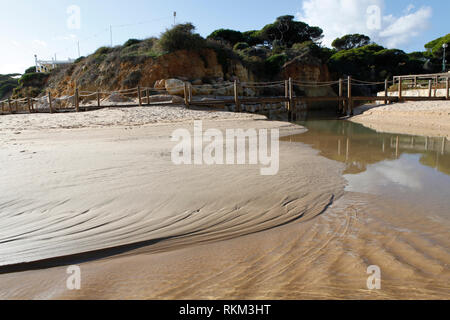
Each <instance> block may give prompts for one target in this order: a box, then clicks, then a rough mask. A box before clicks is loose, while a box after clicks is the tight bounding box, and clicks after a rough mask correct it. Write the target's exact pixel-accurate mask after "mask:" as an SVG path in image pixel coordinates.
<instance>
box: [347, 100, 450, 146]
mask: <svg viewBox="0 0 450 320" xmlns="http://www.w3.org/2000/svg"><path fill="white" fill-rule="evenodd" d="M355 111H356V114H358V115H357V116H355V117H353V118H351V119H350V120H351V121H353V122H357V123H360V124H363V125H365V126H366V127H369V128H371V129H374V130H376V131H380V132H388V133H403V134H411V135H422V136H432V137H447V139H450V101H417V102H416V101H414V102H412V101H409V102H405V103H396V104H390V105H382V106H376V105H371V106H362V107H360V108H357V109H356V110H355Z"/></svg>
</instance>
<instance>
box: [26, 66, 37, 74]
mask: <svg viewBox="0 0 450 320" xmlns="http://www.w3.org/2000/svg"><path fill="white" fill-rule="evenodd" d="M25 73H36V67H29V68H28V69H27V70H25Z"/></svg>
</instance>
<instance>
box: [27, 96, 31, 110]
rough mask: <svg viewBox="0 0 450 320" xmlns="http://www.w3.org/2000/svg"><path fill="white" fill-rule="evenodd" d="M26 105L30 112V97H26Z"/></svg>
mask: <svg viewBox="0 0 450 320" xmlns="http://www.w3.org/2000/svg"><path fill="white" fill-rule="evenodd" d="M27 105H28V112H29V113H31V99H30V97H28V98H27Z"/></svg>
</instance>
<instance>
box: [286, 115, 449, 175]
mask: <svg viewBox="0 0 450 320" xmlns="http://www.w3.org/2000/svg"><path fill="white" fill-rule="evenodd" d="M300 124H301V125H303V126H305V127H307V128H308V130H309V131H308V132H306V133H304V134H300V135H295V136H289V137H285V138H283V139H282V140H283V141H291V142H302V143H306V144H308V145H310V146H312V147H313V148H314V149H317V150H319V151H320V154H321V155H322V156H324V157H327V158H329V159H332V160H336V161H340V162H343V163H345V164H346V169H345V172H344V173H345V174H358V173H362V172H365V171H366V170H367V167H368V166H369V165H372V164H376V163H379V162H382V161H386V160H396V159H399V158H401V157H402V155H419V160H418V161H419V162H420V164H422V165H424V166H427V167H431V168H434V169H437V170H438V171H440V172H442V173H445V174H446V175H450V142H449V141H447V140H446V139H445V138H430V137H420V136H409V135H394V134H387V133H377V132H376V131H374V130H371V129H369V128H366V127H364V126H362V125H360V124H356V123H352V122H348V121H340V120H314V121H307V122H301V123H300Z"/></svg>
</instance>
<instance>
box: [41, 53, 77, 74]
mask: <svg viewBox="0 0 450 320" xmlns="http://www.w3.org/2000/svg"><path fill="white" fill-rule="evenodd" d="M34 59H35V61H36V72H50V71H52V70H53V69H55V68H56V67H57V66H58V65H64V64H71V63H74V61H75V60H73V59H69V60H67V61H62V60H56V58H52V60H38V58H37V55H34Z"/></svg>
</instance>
